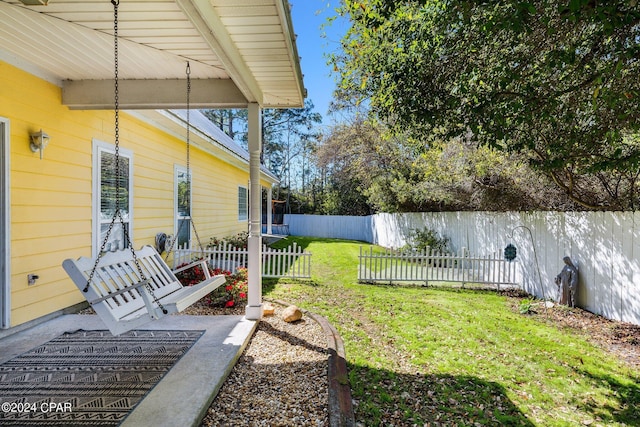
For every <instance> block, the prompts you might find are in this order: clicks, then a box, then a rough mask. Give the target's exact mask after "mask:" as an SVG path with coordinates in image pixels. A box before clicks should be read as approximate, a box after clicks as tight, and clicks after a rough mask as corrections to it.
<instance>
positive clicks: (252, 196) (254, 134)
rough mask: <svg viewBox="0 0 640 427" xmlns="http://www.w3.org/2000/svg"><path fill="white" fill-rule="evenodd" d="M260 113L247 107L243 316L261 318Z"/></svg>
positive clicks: (250, 106) (257, 108) (255, 105)
mask: <svg viewBox="0 0 640 427" xmlns="http://www.w3.org/2000/svg"><path fill="white" fill-rule="evenodd" d="M261 116H262V111H261V109H260V106H259V105H258V104H249V106H248V122H249V123H248V124H249V126H248V140H249V141H248V142H249V209H250V213H249V242H248V248H247V249H248V251H249V259H248V276H249V289H248V292H247V293H248V301H247V307H246V311H245V316H246V318H247V319H248V320H260V319H261V318H262V265H261V264H262V253H261V252H262V245H261V240H262V236H261V234H262V224H261V222H262V215H261V212H260V211H261V205H262V190H261V186H260V153H261V151H262V150H261V146H262V120H261Z"/></svg>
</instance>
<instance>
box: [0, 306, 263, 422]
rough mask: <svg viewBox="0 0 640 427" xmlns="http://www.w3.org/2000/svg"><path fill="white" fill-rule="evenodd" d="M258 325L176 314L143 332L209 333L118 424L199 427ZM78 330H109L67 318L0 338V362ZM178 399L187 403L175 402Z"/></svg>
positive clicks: (88, 319)
mask: <svg viewBox="0 0 640 427" xmlns="http://www.w3.org/2000/svg"><path fill="white" fill-rule="evenodd" d="M257 326H258V322H256V321H250V320H247V319H245V317H244V316H185V315H180V316H177V315H175V316H167V317H164V318H162V319H160V320H157V321H155V322H151V323H149V324H147V325H145V326H144V327H141V328H140V329H141V330H159V329H168V330H204V331H205V333H204V334H203V336H202V337H201V338H200V339H199V340H198V341H196V343H195V344H194V345H193V346H192V347H191V348H190V349H189V351H188V352H187V353H186V354H185V355H184V356H183V357H182V358H181V359H180V360H179V361H178V362H177V363H176V364H175V365H174V366H173V368H171V370H170V371H169V372H168V373H167V374H166V375H165V376H164V377H163V378H162V380H161V381H160V382H159V383H158V384H157V385H156V386H155V387H154V388H153V389H152V390H151V391H150V392H149V393H148V394H147V395H146V396H145V397H144V399H143V400H142V401H141V402H140V403H139V404H138V405H137V406H136V407H135V408H134V409H133V411H132V412H131V413H130V414H129V415H128V416H127V418H125V420H124V421H123V422H122V424H120V425H121V426H122V427H134V426H135V427H139V426H147V425H148V426H198V425H199V424H200V420H201V419H202V418H203V417H204V415H205V414H206V411H207V409H208V407H209V405H210V404H211V402H212V401H213V399H214V397H215V396H216V394H217V393H218V391H219V390H220V387H222V384H223V383H224V381H225V379H226V378H227V376H228V375H229V373H230V372H231V370H232V369H233V366H234V365H235V363H236V361H237V360H238V358H239V357H240V355H241V354H242V352H243V350H244V348H245V347H246V346H247V344H248V343H249V340H250V338H251V336H252V335H253V332H254V331H255V329H256V328H257ZM78 329H84V330H104V329H107V328H106V327H105V325H104V324H103V323H102V321H101V320H100V319H99V318H98V317H97V316H95V315H78V314H69V315H63V316H60V317H57V318H54V319H52V320H49V321H47V322H44V323H41V324H39V325H37V326H34V327H32V328H29V329H26V330H23V331H20V332H17V333H15V334H12V335H9V336H6V337H4V338H2V339H0V363H4V362H6V361H7V360H10V359H12V358H14V357H16V356H18V355H20V354H22V353H24V352H26V351H28V350H30V349H32V348H34V347H37V346H39V345H42V344H44V343H45V342H47V341H49V340H51V339H53V338H55V337H57V336H59V335H61V334H62V333H64V332H72V331H76V330H78ZM176 396H189V398H188V399H179V400H176Z"/></svg>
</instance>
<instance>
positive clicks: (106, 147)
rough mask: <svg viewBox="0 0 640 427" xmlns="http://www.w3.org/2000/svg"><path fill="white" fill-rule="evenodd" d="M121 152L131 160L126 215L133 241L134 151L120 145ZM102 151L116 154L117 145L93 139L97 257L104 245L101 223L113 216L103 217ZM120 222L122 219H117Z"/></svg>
mask: <svg viewBox="0 0 640 427" xmlns="http://www.w3.org/2000/svg"><path fill="white" fill-rule="evenodd" d="M118 152H119V154H120V158H123V157H124V158H127V159H128V160H129V189H128V190H129V212H128V214H129V215H128V217H125V218H124V220H125V223H127V224H128V226H129V227H128V232H129V238H130V239H131V241H132V242H133V151H131V150H128V149H126V148H122V147H120V148H119V149H118ZM102 153H109V154H115V145H113V144H109V143H107V142H104V141H100V140H97V139H94V140H93V170H92V172H93V178H92V184H93V185H92V205H93V206H92V209H91V210H92V224H93V227H92V248H91V252H92V256H93V257H94V258H96V257H97V256H98V251H99V250H100V247H101V245H102V240H103V238H102V237H101V225H102V224H109V223H110V221H111V218H109V219H108V220H107V219H101V215H100V209H101V191H100V186H101V182H100V165H101V162H100V160H101V158H102ZM116 222H117V223H118V224H119V223H120V220H119V219H118V220H116ZM124 243H125V242H124V241H123V242H122V243H121V244H120V245H119V248H123V247H124ZM106 249H108V250H109V249H111V250H113V249H115V248H106Z"/></svg>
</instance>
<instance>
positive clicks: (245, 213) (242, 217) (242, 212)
mask: <svg viewBox="0 0 640 427" xmlns="http://www.w3.org/2000/svg"><path fill="white" fill-rule="evenodd" d="M243 190H244V209H243V208H242V204H241V203H240V200H241V199H240V198H241V197H242V195H241V194H240V192H241V191H243ZM247 221H249V188H248V187H245V186H244V185H238V222H247Z"/></svg>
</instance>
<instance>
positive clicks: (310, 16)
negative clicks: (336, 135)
mask: <svg viewBox="0 0 640 427" xmlns="http://www.w3.org/2000/svg"><path fill="white" fill-rule="evenodd" d="M339 3H340V2H339V0H334V1H331V0H289V4H291V5H292V8H291V18H292V20H293V30H294V32H295V34H297V36H298V38H297V39H296V44H297V46H298V55H299V56H300V65H301V67H302V74H304V86H305V88H306V89H307V99H310V100H311V101H313V104H314V106H315V111H316V112H318V113H320V114H322V116H323V118H324V120H323V123H324V124H328V117H327V109H328V108H329V103H330V102H331V98H332V94H333V90H334V88H335V75H332V74H331V72H332V71H331V67H329V65H327V58H326V55H327V54H328V53H330V52H333V51H335V50H337V49H338V48H339V45H340V39H341V38H342V35H343V34H344V33H345V32H346V30H347V28H348V27H347V23H346V22H345V21H339V20H336V21H334V22H333V23H332V24H330V25H328V26H327V25H324V26H323V24H325V23H326V22H327V18H329V17H331V16H334V15H336V13H335V9H336V8H337V7H338V6H339Z"/></svg>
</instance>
